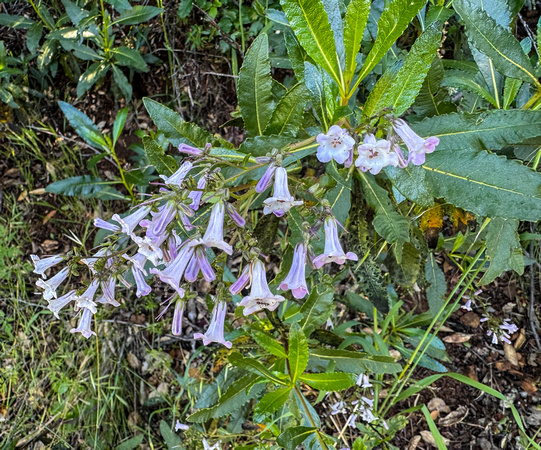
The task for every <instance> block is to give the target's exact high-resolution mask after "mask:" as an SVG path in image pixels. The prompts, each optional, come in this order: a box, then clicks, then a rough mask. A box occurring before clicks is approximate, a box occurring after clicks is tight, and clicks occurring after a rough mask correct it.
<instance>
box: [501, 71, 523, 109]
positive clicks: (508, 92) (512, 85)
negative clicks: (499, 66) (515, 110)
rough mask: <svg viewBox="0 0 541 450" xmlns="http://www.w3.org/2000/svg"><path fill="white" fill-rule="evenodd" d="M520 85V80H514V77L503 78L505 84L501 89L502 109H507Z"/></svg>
mask: <svg viewBox="0 0 541 450" xmlns="http://www.w3.org/2000/svg"><path fill="white" fill-rule="evenodd" d="M521 86H522V81H521V80H516V79H514V78H506V79H505V86H504V89H503V109H509V107H510V106H511V103H512V102H513V100H514V99H515V97H516V96H517V94H518V91H519V90H520V87H521Z"/></svg>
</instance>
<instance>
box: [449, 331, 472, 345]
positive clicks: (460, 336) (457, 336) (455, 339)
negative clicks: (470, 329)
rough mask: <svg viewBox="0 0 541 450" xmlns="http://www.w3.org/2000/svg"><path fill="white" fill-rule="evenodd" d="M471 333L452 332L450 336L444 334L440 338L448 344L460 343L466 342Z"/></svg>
mask: <svg viewBox="0 0 541 450" xmlns="http://www.w3.org/2000/svg"><path fill="white" fill-rule="evenodd" d="M471 337H472V335H471V334H466V333H454V334H452V335H451V336H446V337H444V338H443V339H442V340H443V342H447V343H448V344H462V343H463V342H468V341H469V340H470V339H471Z"/></svg>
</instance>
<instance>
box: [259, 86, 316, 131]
mask: <svg viewBox="0 0 541 450" xmlns="http://www.w3.org/2000/svg"><path fill="white" fill-rule="evenodd" d="M308 98H309V93H308V90H307V89H306V86H305V85H304V84H301V83H299V84H297V85H296V86H294V87H292V88H291V89H290V90H289V91H287V92H286V94H285V95H284V96H283V97H282V98H281V99H280V101H279V102H278V105H277V106H276V109H275V110H274V112H273V113H272V117H271V118H270V121H269V123H268V125H267V126H266V128H265V131H264V134H266V135H271V134H274V135H281V134H286V135H291V136H295V135H296V134H297V131H298V130H299V128H300V127H301V125H302V119H303V117H304V107H305V106H306V103H307V102H308Z"/></svg>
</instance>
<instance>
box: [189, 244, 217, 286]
mask: <svg viewBox="0 0 541 450" xmlns="http://www.w3.org/2000/svg"><path fill="white" fill-rule="evenodd" d="M199 271H201V273H202V274H203V277H204V278H205V280H207V281H208V282H211V281H214V280H215V279H216V274H215V273H214V270H212V266H211V265H210V263H209V262H208V259H207V256H206V254H205V250H204V248H203V247H202V246H201V245H198V246H197V247H195V251H194V255H193V256H192V259H191V260H190V262H189V263H188V266H187V267H186V272H185V273H184V278H186V280H187V281H189V282H190V283H192V282H194V281H195V280H196V279H197V275H199Z"/></svg>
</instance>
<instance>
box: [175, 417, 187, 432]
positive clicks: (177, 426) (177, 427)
mask: <svg viewBox="0 0 541 450" xmlns="http://www.w3.org/2000/svg"><path fill="white" fill-rule="evenodd" d="M189 429H190V427H189V426H188V425H184V424H183V423H180V420H178V419H177V423H176V424H175V431H179V430H180V431H186V430H189Z"/></svg>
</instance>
